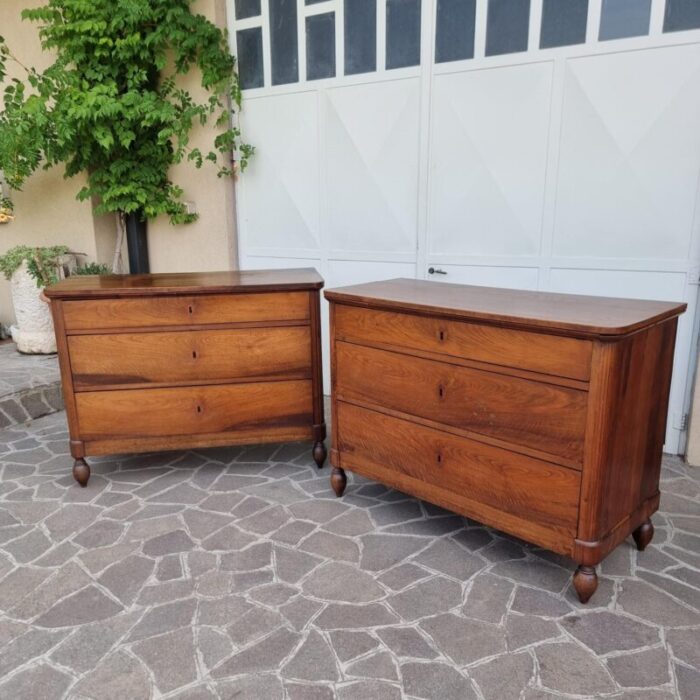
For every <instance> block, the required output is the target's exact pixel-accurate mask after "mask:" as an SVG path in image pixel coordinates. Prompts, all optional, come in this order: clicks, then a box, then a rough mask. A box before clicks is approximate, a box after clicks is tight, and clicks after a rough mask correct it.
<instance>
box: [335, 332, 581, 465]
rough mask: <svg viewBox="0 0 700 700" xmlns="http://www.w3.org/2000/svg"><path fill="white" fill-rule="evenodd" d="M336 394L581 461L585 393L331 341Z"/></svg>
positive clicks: (345, 398) (343, 397)
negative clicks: (334, 363) (334, 357)
mask: <svg viewBox="0 0 700 700" xmlns="http://www.w3.org/2000/svg"><path fill="white" fill-rule="evenodd" d="M336 353H337V355H336V391H337V394H338V397H339V398H340V399H341V400H348V401H352V402H357V403H364V402H365V401H366V402H370V403H373V404H377V405H378V406H385V407H387V408H391V409H394V410H396V411H402V412H404V413H408V414H410V415H413V416H419V417H421V418H425V419H428V420H431V421H436V422H438V423H443V424H445V425H450V426H453V427H455V428H460V429H462V430H468V431H471V432H474V433H480V434H482V435H487V436H489V437H492V438H496V439H499V440H504V441H506V442H509V443H512V444H514V445H520V446H523V447H528V448H531V449H534V450H538V451H541V452H545V453H547V454H549V455H553V456H555V457H556V458H562V459H564V460H566V461H567V464H571V465H572V466H580V464H581V461H582V454H583V438H584V431H585V426H586V404H587V397H588V394H587V392H585V391H580V390H578V389H570V388H568V387H562V386H555V385H552V384H545V383H541V382H536V381H532V380H530V379H521V378H519V377H509V376H506V375H503V374H497V373H495V372H485V371H483V370H478V369H471V368H469V367H461V366H459V365H451V364H448V363H447V362H436V361H434V360H424V359H422V358H418V357H411V356H409V355H403V354H400V353H395V352H388V351H386V350H377V349H374V348H367V347H362V346H360V345H352V344H350V343H337V344H336Z"/></svg>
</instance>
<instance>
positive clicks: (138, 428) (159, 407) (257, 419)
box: [75, 380, 313, 440]
mask: <svg viewBox="0 0 700 700" xmlns="http://www.w3.org/2000/svg"><path fill="white" fill-rule="evenodd" d="M75 401H76V405H77V412H78V426H79V430H80V439H81V440H104V439H110V438H126V437H163V436H175V435H203V434H216V433H230V432H250V433H259V432H260V431H262V430H265V429H267V428H276V427H280V426H283V427H287V428H294V427H297V426H298V427H304V426H310V425H311V423H312V422H313V421H312V406H313V403H312V391H311V382H310V381H306V380H303V381H302V380H300V381H289V382H262V383H260V384H229V385H222V386H196V387H181V388H170V389H126V390H120V391H95V392H82V393H79V394H76V395H75Z"/></svg>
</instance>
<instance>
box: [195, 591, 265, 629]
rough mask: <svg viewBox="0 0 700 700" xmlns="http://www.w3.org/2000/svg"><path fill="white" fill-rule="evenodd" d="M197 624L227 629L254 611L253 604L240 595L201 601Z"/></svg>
mask: <svg viewBox="0 0 700 700" xmlns="http://www.w3.org/2000/svg"><path fill="white" fill-rule="evenodd" d="M198 607H199V611H198V614H197V623H198V624H200V625H212V626H214V627H226V626H227V625H230V624H231V623H232V622H234V621H235V620H237V619H238V618H239V617H242V616H243V615H245V614H246V613H247V612H248V611H249V610H251V609H252V607H253V605H252V603H249V602H248V601H247V600H246V599H245V598H243V597H242V596H239V595H228V596H226V597H224V598H217V599H216V600H200V601H199V606H198Z"/></svg>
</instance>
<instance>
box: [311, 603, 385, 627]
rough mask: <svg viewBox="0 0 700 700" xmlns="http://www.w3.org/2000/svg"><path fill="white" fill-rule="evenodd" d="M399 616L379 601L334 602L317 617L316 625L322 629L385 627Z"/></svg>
mask: <svg viewBox="0 0 700 700" xmlns="http://www.w3.org/2000/svg"><path fill="white" fill-rule="evenodd" d="M398 621H399V620H398V617H397V616H396V615H395V614H394V613H392V612H390V611H389V610H388V609H387V608H386V607H385V606H384V605H381V604H379V603H367V604H365V605H351V604H349V603H348V604H345V603H334V604H332V605H328V607H326V609H325V610H323V611H322V612H321V614H320V615H319V616H318V617H317V618H316V621H315V622H316V626H317V627H318V628H319V629H322V630H334V629H362V628H365V627H367V628H368V627H383V626H384V625H393V624H396V623H397V622H398Z"/></svg>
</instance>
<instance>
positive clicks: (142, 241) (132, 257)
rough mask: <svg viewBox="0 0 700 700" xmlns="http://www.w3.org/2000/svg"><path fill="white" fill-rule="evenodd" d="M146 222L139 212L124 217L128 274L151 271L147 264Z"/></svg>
mask: <svg viewBox="0 0 700 700" xmlns="http://www.w3.org/2000/svg"><path fill="white" fill-rule="evenodd" d="M147 231H148V222H147V220H146V218H145V217H144V216H143V214H142V213H141V212H135V213H132V214H127V215H126V240H127V247H128V249H129V272H131V274H132V275H140V274H145V273H148V272H150V271H151V266H150V264H149V262H148V235H147Z"/></svg>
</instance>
